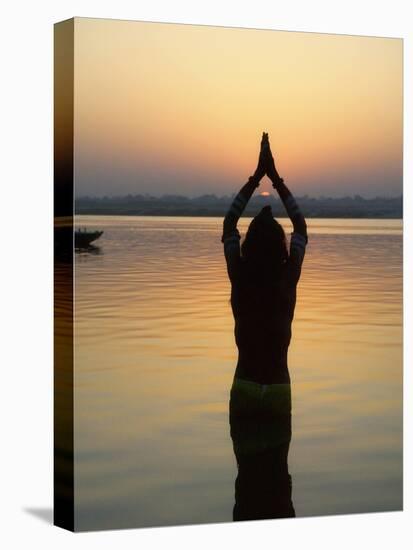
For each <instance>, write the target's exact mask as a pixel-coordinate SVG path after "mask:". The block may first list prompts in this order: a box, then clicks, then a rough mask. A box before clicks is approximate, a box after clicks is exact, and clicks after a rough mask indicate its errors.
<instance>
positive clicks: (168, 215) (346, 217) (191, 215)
mask: <svg viewBox="0 0 413 550" xmlns="http://www.w3.org/2000/svg"><path fill="white" fill-rule="evenodd" d="M75 216H114V217H115V216H123V217H125V218H127V217H134V216H142V217H146V218H149V217H151V216H153V217H163V218H223V217H224V216H225V213H224V214H196V213H192V212H191V213H187V214H171V213H162V214H161V213H146V214H143V213H142V212H137V213H130V212H127V213H126V212H112V211H111V212H75ZM253 216H254V214H248V213H244V214H243V217H247V218H249V217H253ZM274 216H275V217H277V218H288V216H287V214H285V213H284V214H283V215H280V214H278V215H276V214H274ZM305 217H306V218H307V219H309V220H311V219H314V220H317V219H342V220H401V221H402V220H403V216H389V215H387V216H379V215H376V216H372V215H370V216H361V215H357V216H355V215H351V214H349V215H341V216H339V215H327V214H326V215H322V216H321V215H316V216H311V215H306V216H305Z"/></svg>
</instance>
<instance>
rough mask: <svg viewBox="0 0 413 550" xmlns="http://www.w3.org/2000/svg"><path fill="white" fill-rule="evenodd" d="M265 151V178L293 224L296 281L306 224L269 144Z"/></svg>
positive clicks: (306, 237)
mask: <svg viewBox="0 0 413 550" xmlns="http://www.w3.org/2000/svg"><path fill="white" fill-rule="evenodd" d="M266 138H267V141H268V134H266ZM266 151H267V153H266V154H267V176H268V177H269V178H270V180H271V182H272V186H273V188H274V189H275V190H276V191H277V193H278V195H279V197H280V199H281V201H282V203H283V204H284V206H285V209H286V211H287V214H288V216H289V218H290V220H291V222H292V224H293V229H294V231H293V233H292V235H291V242H290V260H291V262H292V263H293V264H294V265H295V272H294V278H295V279H296V281H298V278H299V277H300V273H301V264H302V263H303V260H304V254H305V247H306V245H307V242H308V236H307V224H306V221H305V218H304V216H303V214H302V212H301V210H300V208H299V206H298V204H297V202H296V200H295V198H294V197H293V194H292V193H291V191H290V190H289V189H288V187H287V186H286V185H285V183H284V180H283V179H282V178H281V177H280V176H279V174H278V172H277V169H276V167H275V163H274V158H273V156H272V153H271V149H270V146H269V143H268V149H267V150H266Z"/></svg>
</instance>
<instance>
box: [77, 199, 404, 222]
mask: <svg viewBox="0 0 413 550" xmlns="http://www.w3.org/2000/svg"><path fill="white" fill-rule="evenodd" d="M232 199H233V197H228V196H226V197H217V196H216V195H204V196H201V197H196V198H188V197H184V196H180V195H165V196H163V197H151V196H149V195H129V196H126V197H103V198H98V197H81V198H77V199H76V201H75V212H76V215H87V216H99V215H100V216H183V217H190V216H192V217H214V218H218V217H219V218H223V217H224V216H225V214H226V213H227V211H228V209H229V207H230V205H231V202H232ZM297 202H298V204H299V206H300V209H301V210H302V212H303V214H304V215H305V216H306V217H307V218H352V219H358V218H359V219H368V218H371V219H402V218H403V197H402V196H399V197H394V198H383V197H376V198H372V199H365V198H363V197H360V196H357V195H356V196H354V197H342V198H331V197H320V198H312V197H308V196H303V197H297ZM268 204H269V205H271V207H272V212H273V215H274V216H275V217H284V216H286V212H285V208H284V205H283V204H282V203H281V201H280V200H279V199H278V198H276V197H275V196H261V195H258V196H255V197H253V198H252V199H251V200H250V202H249V203H248V205H247V207H246V209H245V211H244V215H245V216H249V217H253V216H255V215H256V214H257V213H258V212H259V211H260V209H261V208H262V207H263V206H266V205H268Z"/></svg>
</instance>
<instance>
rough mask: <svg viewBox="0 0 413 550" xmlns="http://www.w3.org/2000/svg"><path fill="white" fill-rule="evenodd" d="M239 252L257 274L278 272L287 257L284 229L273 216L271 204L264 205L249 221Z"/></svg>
mask: <svg viewBox="0 0 413 550" xmlns="http://www.w3.org/2000/svg"><path fill="white" fill-rule="evenodd" d="M241 253H242V256H243V258H244V260H245V261H246V263H247V264H248V265H249V267H250V268H251V269H252V270H253V271H255V272H256V273H257V274H258V275H262V276H263V277H265V276H266V275H269V276H271V275H274V274H277V273H279V271H280V269H281V268H282V266H283V264H284V263H285V262H286V260H287V258H288V250H287V243H286V239H285V233H284V229H283V228H282V226H281V225H280V224H279V223H278V222H277V220H275V219H274V218H273V215H272V211H271V206H265V207H264V208H263V209H262V210H261V212H260V213H259V214H258V215H257V216H255V218H254V219H253V220H252V222H251V223H250V225H249V228H248V231H247V234H246V235H245V239H244V242H243V243H242V245H241Z"/></svg>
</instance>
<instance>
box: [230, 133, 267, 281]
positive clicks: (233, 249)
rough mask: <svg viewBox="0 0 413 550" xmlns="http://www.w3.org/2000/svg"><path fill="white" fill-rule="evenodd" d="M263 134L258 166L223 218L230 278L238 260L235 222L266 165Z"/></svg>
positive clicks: (237, 237)
mask: <svg viewBox="0 0 413 550" xmlns="http://www.w3.org/2000/svg"><path fill="white" fill-rule="evenodd" d="M263 144H264V134H263V137H262V140H261V150H260V156H259V159H258V166H257V169H256V170H255V172H254V174H253V175H252V176H251V177H250V178H249V179H248V181H247V183H246V184H245V185H243V186H242V187H241V189H240V191H239V192H238V194H237V196H236V197H235V198H234V200H233V201H232V203H231V206H230V207H229V209H228V212H227V213H226V215H225V218H224V227H223V234H222V238H221V241H222V242H223V243H224V254H225V259H226V262H227V269H228V275H229V278H230V279H231V280H233V279H234V277H235V276H236V273H237V268H238V262H239V260H240V245H239V240H240V234H239V231H238V229H237V223H238V220H239V218H240V217H241V215H242V213H243V211H244V210H245V207H246V206H247V203H248V201H249V200H250V198H251V196H252V194H253V193H254V191H255V189H256V188H257V187H258V186H259V184H260V181H261V179H262V178H263V177H264V175H265V170H266V165H265V157H264V150H263Z"/></svg>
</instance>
